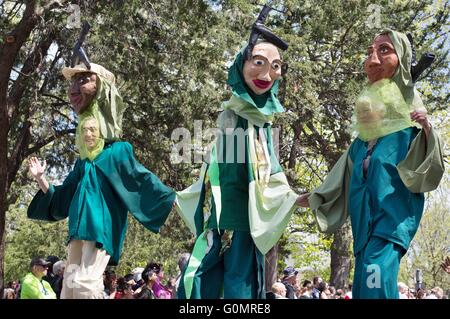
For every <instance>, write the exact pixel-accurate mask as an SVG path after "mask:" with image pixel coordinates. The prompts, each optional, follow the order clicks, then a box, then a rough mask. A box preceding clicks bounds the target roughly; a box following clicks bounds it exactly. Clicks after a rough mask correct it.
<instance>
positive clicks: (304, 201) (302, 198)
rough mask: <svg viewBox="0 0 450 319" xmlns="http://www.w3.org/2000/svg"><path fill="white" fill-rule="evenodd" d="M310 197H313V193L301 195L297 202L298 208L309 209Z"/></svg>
mask: <svg viewBox="0 0 450 319" xmlns="http://www.w3.org/2000/svg"><path fill="white" fill-rule="evenodd" d="M309 195H311V193H305V194H301V195H299V196H298V198H297V200H296V201H295V203H296V204H297V206H300V207H309V202H308V197H309Z"/></svg>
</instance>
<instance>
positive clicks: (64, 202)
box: [27, 142, 175, 265]
mask: <svg viewBox="0 0 450 319" xmlns="http://www.w3.org/2000/svg"><path fill="white" fill-rule="evenodd" d="M174 200H175V192H174V191H173V190H172V189H170V188H168V187H167V186H165V185H164V184H163V183H162V182H161V181H160V180H159V179H158V177H157V176H155V175H154V174H153V173H152V172H150V171H149V170H147V169H146V168H145V167H144V166H142V165H141V164H140V163H139V162H138V161H137V160H136V159H135V158H134V155H133V149H132V146H131V145H130V144H129V143H127V142H114V143H111V144H107V145H105V148H104V150H103V151H102V152H101V153H100V154H99V155H98V156H97V157H96V158H95V159H94V160H93V161H92V162H91V161H90V160H88V159H85V160H80V159H79V160H77V162H76V163H75V166H74V168H73V170H72V171H71V172H70V173H69V175H68V176H67V178H66V179H65V180H64V182H63V184H62V185H60V186H53V185H50V188H49V190H48V191H47V193H45V194H44V193H43V192H42V191H39V192H38V193H37V194H36V196H35V197H34V198H33V200H32V202H31V204H30V206H29V208H28V212H27V214H28V217H29V218H31V219H37V220H46V221H58V220H62V219H64V218H66V217H69V238H68V240H69V241H70V240H72V239H77V240H88V241H95V242H96V246H97V248H102V249H104V250H105V251H106V252H107V253H108V254H109V255H110V256H111V261H110V264H112V265H117V264H118V262H119V258H120V254H121V250H122V246H123V241H124V239H125V234H126V229H127V212H128V211H129V212H130V213H131V214H132V215H133V216H134V217H135V218H136V219H137V220H138V221H139V222H140V223H141V224H142V225H144V226H145V227H146V228H147V229H149V230H151V231H152V232H155V233H157V232H158V231H159V228H160V227H161V226H162V225H163V224H164V222H165V221H166V219H167V217H168V215H169V213H170V211H171V209H172V205H173V202H174Z"/></svg>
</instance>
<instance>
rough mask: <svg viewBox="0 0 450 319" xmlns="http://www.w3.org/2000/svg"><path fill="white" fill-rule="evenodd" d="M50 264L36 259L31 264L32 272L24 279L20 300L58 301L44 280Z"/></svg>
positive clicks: (41, 259) (42, 259) (38, 258)
mask: <svg viewBox="0 0 450 319" xmlns="http://www.w3.org/2000/svg"><path fill="white" fill-rule="evenodd" d="M49 265H50V262H48V261H46V260H45V259H44V258H40V257H34V258H33V259H32V260H31V263H30V269H31V271H30V272H29V273H28V274H27V275H26V276H25V277H24V278H23V280H22V288H21V291H20V299H56V294H55V292H54V291H53V289H52V287H51V286H50V284H49V283H48V282H47V281H45V280H43V279H42V277H44V276H45V275H46V274H47V269H48V267H49Z"/></svg>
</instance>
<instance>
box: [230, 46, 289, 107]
mask: <svg viewBox="0 0 450 319" xmlns="http://www.w3.org/2000/svg"><path fill="white" fill-rule="evenodd" d="M259 43H260V42H259ZM244 50H245V47H244V48H243V49H241V51H240V52H239V53H238V55H237V56H236V58H235V60H234V62H233V65H231V67H230V69H229V70H228V81H227V83H228V84H229V85H230V86H231V91H232V92H233V95H235V96H237V97H239V98H241V99H243V100H244V101H246V102H248V103H250V104H251V105H253V106H254V107H256V108H257V109H258V110H259V111H260V112H261V113H262V114H264V115H272V114H274V113H281V112H284V109H283V106H281V103H280V101H279V100H278V85H279V80H275V82H274V83H273V85H272V87H271V88H270V90H269V91H267V92H265V93H264V94H261V95H257V94H255V93H253V91H252V90H251V89H250V88H249V87H248V86H247V85H246V84H245V80H244V75H243V73H242V72H243V69H244Z"/></svg>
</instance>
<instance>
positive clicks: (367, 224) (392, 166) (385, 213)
mask: <svg viewBox="0 0 450 319" xmlns="http://www.w3.org/2000/svg"><path fill="white" fill-rule="evenodd" d="M418 132H419V130H418V129H417V128H415V127H409V128H406V129H404V130H401V131H398V132H395V133H391V134H388V135H386V136H383V137H381V138H379V139H378V141H377V143H376V144H375V146H374V148H373V152H372V156H371V158H370V165H369V168H368V172H367V178H366V177H364V176H363V167H362V165H363V160H364V158H365V157H366V153H367V142H363V141H362V140H360V139H359V138H357V139H356V140H355V141H354V142H353V143H352V145H351V147H350V150H349V156H350V158H351V160H352V162H353V170H352V173H351V179H350V191H349V195H348V196H349V198H348V204H349V214H350V219H351V224H352V231H353V238H354V241H353V243H354V244H353V249H354V253H355V255H356V254H357V253H358V252H359V251H360V250H361V249H363V247H364V246H365V245H366V244H367V242H368V240H369V237H370V236H377V237H381V238H384V239H386V240H389V241H391V242H393V243H396V244H398V245H400V246H401V247H403V249H404V251H405V252H406V250H408V247H409V244H410V242H411V240H412V239H413V237H414V235H415V233H416V231H417V228H418V227H419V223H420V219H421V217H422V213H423V207H424V194H423V193H413V192H411V191H410V190H408V188H407V187H406V186H405V184H404V183H403V182H402V180H401V178H400V175H399V173H398V171H397V165H398V164H399V163H400V162H401V161H402V160H403V159H404V158H405V157H406V154H407V152H408V150H409V148H410V145H411V143H412V141H413V140H414V138H415V137H416V135H417V133H418Z"/></svg>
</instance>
